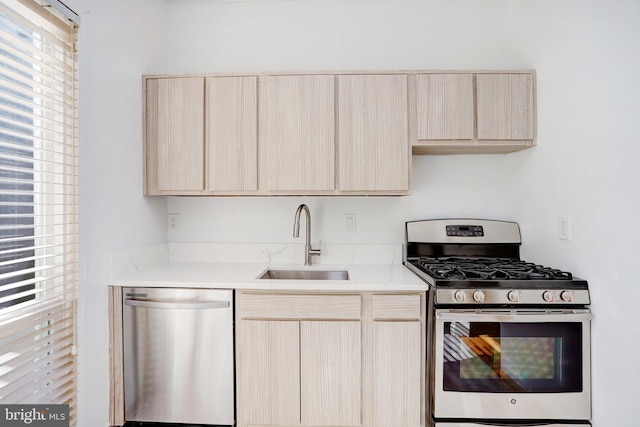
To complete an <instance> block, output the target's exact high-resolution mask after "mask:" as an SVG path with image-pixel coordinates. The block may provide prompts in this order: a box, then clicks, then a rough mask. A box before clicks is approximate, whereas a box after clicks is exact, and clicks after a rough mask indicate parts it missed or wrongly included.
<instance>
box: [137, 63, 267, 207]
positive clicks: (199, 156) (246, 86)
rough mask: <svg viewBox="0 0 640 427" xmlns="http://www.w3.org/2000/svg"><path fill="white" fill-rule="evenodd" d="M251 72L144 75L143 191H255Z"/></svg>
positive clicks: (254, 91) (253, 80) (254, 114)
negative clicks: (167, 75) (195, 75)
mask: <svg viewBox="0 0 640 427" xmlns="http://www.w3.org/2000/svg"><path fill="white" fill-rule="evenodd" d="M256 85H257V83H256V77H255V76H242V77H208V78H206V79H205V78H204V77H166V78H164V77H163V78H147V79H145V89H146V96H145V103H144V107H145V114H144V117H145V126H144V130H145V144H144V147H145V186H144V189H145V194H147V195H207V194H253V193H255V192H256V191H257V188H258V177H257V170H258V165H257V106H256V99H257V89H256V87H257V86H256Z"/></svg>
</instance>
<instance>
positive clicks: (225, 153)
mask: <svg viewBox="0 0 640 427" xmlns="http://www.w3.org/2000/svg"><path fill="white" fill-rule="evenodd" d="M206 106H207V108H206V120H205V135H206V144H207V145H206V147H207V156H206V158H207V159H208V183H207V184H208V185H207V189H208V191H209V192H214V193H215V192H228V193H242V192H255V191H257V189H258V159H257V156H258V147H257V142H258V141H257V129H258V118H257V108H258V106H257V78H256V77H255V76H244V77H209V78H207V79H206Z"/></svg>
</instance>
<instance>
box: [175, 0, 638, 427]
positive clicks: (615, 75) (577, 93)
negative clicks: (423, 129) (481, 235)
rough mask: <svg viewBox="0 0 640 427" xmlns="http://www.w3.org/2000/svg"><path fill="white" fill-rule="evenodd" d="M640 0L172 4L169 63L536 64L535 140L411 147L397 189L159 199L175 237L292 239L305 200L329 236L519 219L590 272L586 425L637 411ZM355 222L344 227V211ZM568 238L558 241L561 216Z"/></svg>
mask: <svg viewBox="0 0 640 427" xmlns="http://www.w3.org/2000/svg"><path fill="white" fill-rule="evenodd" d="M638 22H640V4H638V3H637V2H636V1H634V0H626V1H624V0H616V1H608V0H590V1H589V2H585V1H583V0H563V1H557V0H538V1H535V2H533V1H525V0H438V1H436V0H289V1H285V0H263V1H260V0H256V1H230V0H229V1H224V0H220V1H188V0H187V1H183V2H181V1H172V2H170V3H169V21H168V28H169V39H168V70H169V71H170V72H175V73H195V72H216V71H220V72H232V71H278V70H331V69H337V70H348V69H457V68H468V69H484V68H486V69H509V68H535V69H536V70H537V71H538V146H537V147H536V148H534V149H531V150H526V151H524V152H520V153H515V154H509V155H490V156H449V157H447V156H419V157H418V156H416V157H414V164H413V169H414V170H413V194H412V195H411V196H409V197H397V198H375V197H369V198H366V197H360V198H334V197H324V198H320V197H315V198H286V197H282V198H215V199H208V198H203V199H197V198H169V202H168V203H169V208H168V209H169V211H170V212H178V213H180V217H181V228H180V230H178V231H176V232H172V233H170V234H169V240H171V241H241V242H248V241H258V242H270V241H293V239H292V237H291V226H292V222H293V214H294V210H295V207H296V206H297V204H298V203H300V202H307V203H308V204H309V205H310V207H311V210H312V216H313V219H314V224H315V225H314V230H313V235H314V237H315V238H320V239H322V240H323V241H325V242H332V243H336V242H381V243H393V242H396V243H397V242H402V238H403V235H402V226H403V223H404V221H406V220H411V219H420V218H431V217H448V216H466V217H489V218H500V219H510V220H515V221H518V222H519V223H520V224H521V226H522V231H523V239H524V245H523V248H522V254H523V258H525V259H530V260H532V261H536V262H540V263H546V264H548V265H552V266H556V267H561V268H564V269H568V270H570V271H572V272H574V274H575V275H577V276H579V277H583V278H586V279H588V280H589V283H590V286H591V291H592V299H593V305H592V308H593V311H594V313H595V314H594V321H593V328H594V330H593V363H594V366H593V374H594V392H593V397H594V417H593V421H594V425H596V426H598V427H608V426H619V427H626V426H629V427H631V426H634V425H637V409H636V408H635V401H634V399H633V397H634V396H637V392H635V390H636V388H637V384H638V383H640V370H639V369H638V367H637V364H636V359H637V354H638V353H639V352H640V344H638V341H637V340H634V339H630V337H631V336H637V335H638V334H639V331H638V327H637V326H636V325H637V318H636V317H635V316H634V315H633V314H634V311H637V302H636V301H638V300H639V299H640V286H638V284H637V283H635V282H636V281H635V280H633V277H634V276H632V273H631V267H632V266H634V265H635V264H636V262H637V261H636V259H637V257H638V255H640V251H639V250H638V249H637V246H635V244H636V242H637V241H638V240H639V238H640V232H639V231H638V230H639V227H637V226H636V227H634V223H635V219H636V217H637V216H638V215H637V212H638V211H639V209H640V203H639V196H638V194H639V191H638V190H637V188H636V187H635V183H637V182H640V168H638V165H637V162H638V160H637V159H638V158H639V157H640V138H639V137H640V135H639V133H640V131H639V129H640V126H638V125H637V118H638V117H640V102H639V101H638V100H639V99H640V72H639V71H640V70H639V68H640V54H639V53H638V52H640V26H639V25H637V23H638ZM344 213H356V214H357V231H356V232H355V233H346V232H344V231H343V227H344V225H343V223H344V219H343V214H344ZM564 216H569V217H571V220H572V234H573V236H572V240H571V241H561V240H559V239H558V234H559V218H560V217H564Z"/></svg>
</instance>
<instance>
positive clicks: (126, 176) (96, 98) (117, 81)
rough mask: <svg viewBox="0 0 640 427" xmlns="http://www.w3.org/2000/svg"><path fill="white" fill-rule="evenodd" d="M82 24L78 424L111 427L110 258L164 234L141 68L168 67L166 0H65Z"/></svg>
mask: <svg viewBox="0 0 640 427" xmlns="http://www.w3.org/2000/svg"><path fill="white" fill-rule="evenodd" d="M65 3H66V4H67V5H68V6H69V7H71V8H72V9H73V10H75V11H76V12H77V13H78V14H79V15H80V19H81V21H82V22H81V30H80V35H79V38H80V51H79V63H80V107H79V108H80V270H81V271H80V285H79V288H80V289H79V290H80V304H79V315H80V325H79V326H80V330H79V335H80V339H79V375H80V376H79V411H78V412H79V414H78V426H80V427H94V426H99V427H101V426H106V425H107V424H108V397H109V393H108V390H109V388H108V384H109V383H108V360H109V356H108V355H109V347H108V323H107V287H106V284H107V283H109V282H108V276H109V261H110V259H109V255H110V254H111V253H112V252H114V251H118V250H122V249H125V248H131V247H139V246H144V245H149V244H154V243H158V242H162V241H164V240H165V239H166V233H165V230H166V225H165V213H166V200H163V199H161V198H157V199H154V198H149V199H145V198H144V197H143V196H142V127H141V117H142V108H141V105H142V96H141V94H142V90H141V80H142V78H141V75H142V74H143V73H148V72H152V71H153V72H158V71H161V70H163V69H165V67H166V38H167V31H166V23H167V16H166V4H165V3H164V2H163V1H161V0H136V1H135V2H131V1H128V0H111V1H108V2H105V1H98V0H66V1H65Z"/></svg>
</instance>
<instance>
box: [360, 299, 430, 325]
mask: <svg viewBox="0 0 640 427" xmlns="http://www.w3.org/2000/svg"><path fill="white" fill-rule="evenodd" d="M372 314H373V320H420V317H421V316H422V314H421V302H420V295H419V294H406V295H374V296H373V313H372Z"/></svg>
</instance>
